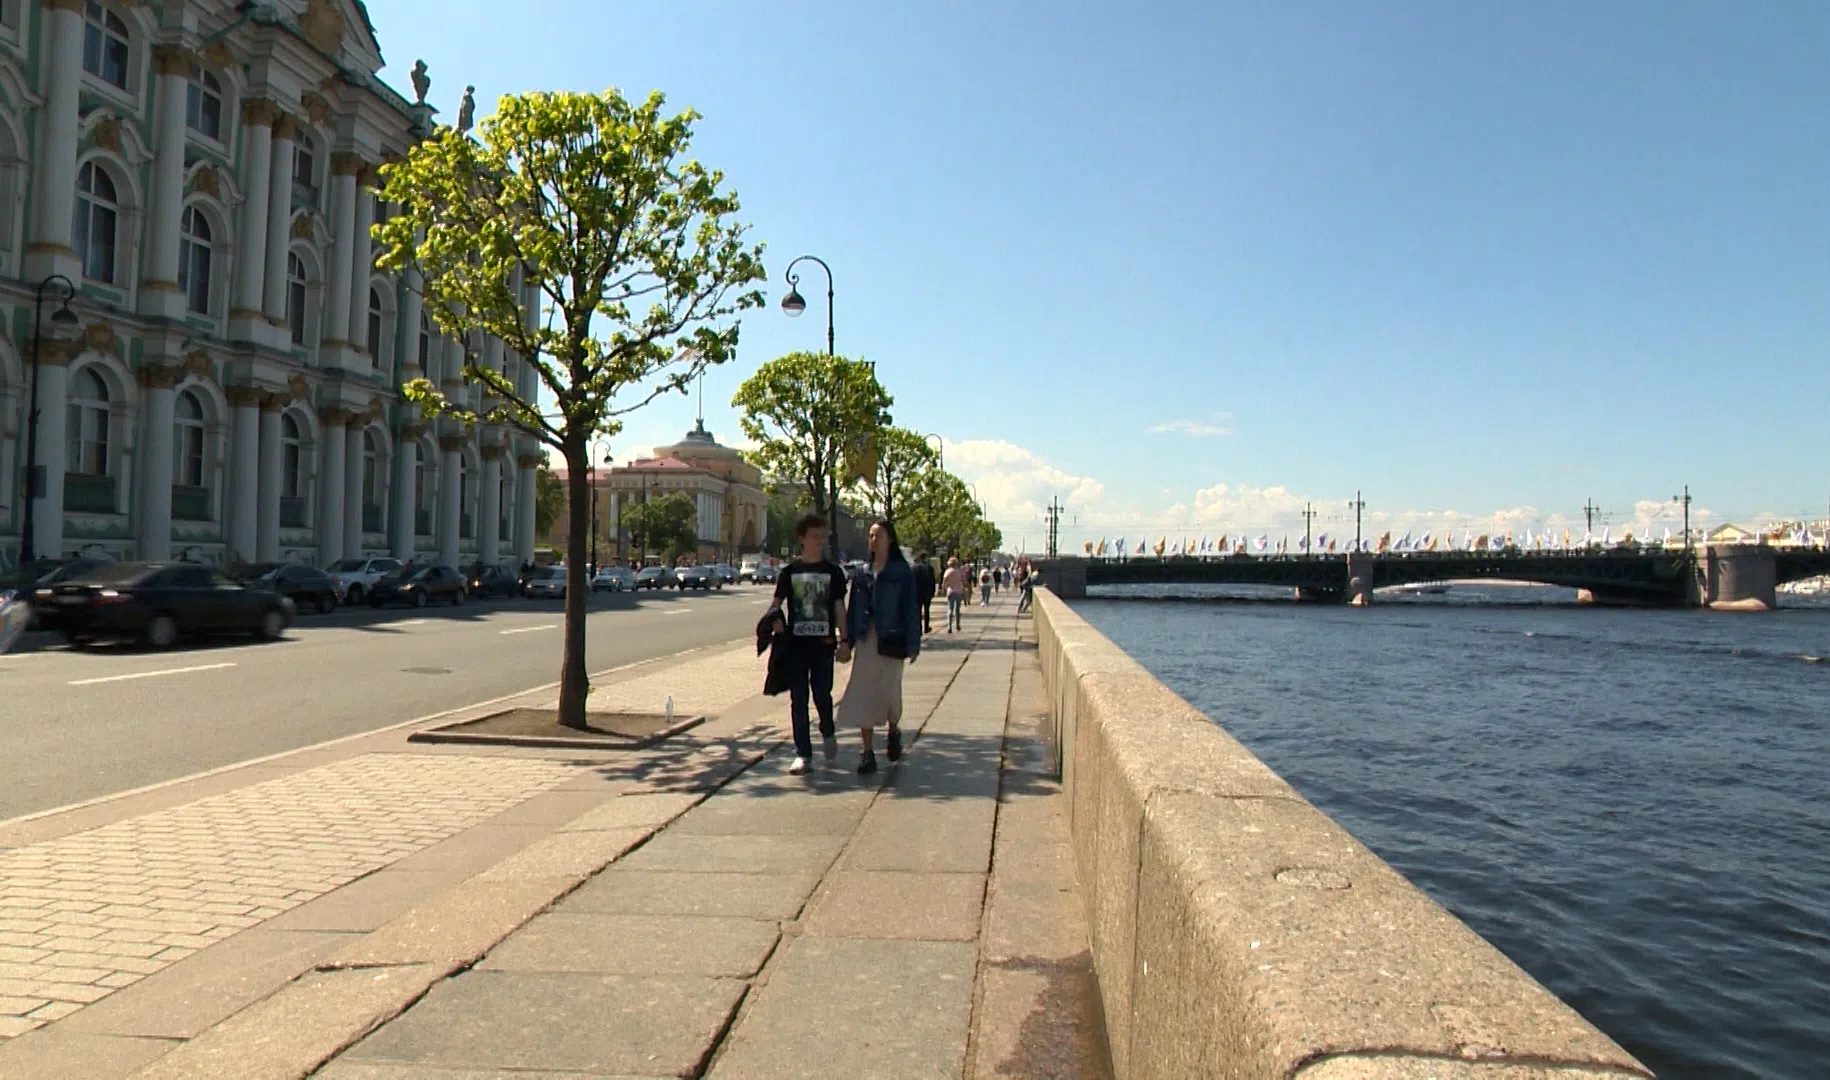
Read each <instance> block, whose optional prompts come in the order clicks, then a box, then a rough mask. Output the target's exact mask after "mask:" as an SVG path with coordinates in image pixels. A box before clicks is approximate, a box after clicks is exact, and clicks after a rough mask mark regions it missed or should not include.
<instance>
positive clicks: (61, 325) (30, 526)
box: [19, 274, 81, 566]
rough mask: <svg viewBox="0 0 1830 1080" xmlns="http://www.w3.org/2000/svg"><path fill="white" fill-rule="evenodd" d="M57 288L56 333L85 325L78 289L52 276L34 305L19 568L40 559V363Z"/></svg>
mask: <svg viewBox="0 0 1830 1080" xmlns="http://www.w3.org/2000/svg"><path fill="white" fill-rule="evenodd" d="M53 285H55V286H57V288H58V289H59V291H60V292H61V293H62V296H61V297H60V299H61V300H62V303H61V304H60V305H59V307H58V309H57V310H56V311H53V312H52V313H51V325H52V327H54V328H56V329H66V330H67V329H72V328H74V327H76V326H78V325H80V324H81V320H79V319H78V318H77V317H76V312H74V311H71V310H70V301H71V300H72V299H73V298H74V297H75V296H76V286H75V285H72V284H71V283H70V279H69V278H67V277H65V276H63V275H62V274H52V275H51V276H50V277H48V278H45V279H44V280H43V281H41V282H39V283H38V295H37V297H36V298H35V299H34V301H33V303H32V388H31V391H30V393H31V403H30V405H29V406H27V410H26V414H25V484H26V492H25V520H24V522H23V528H22V531H21V533H20V536H19V564H20V565H21V566H24V565H25V564H26V563H29V562H31V561H32V560H33V559H36V558H37V557H38V545H37V543H36V542H35V541H34V538H33V536H32V534H33V532H34V531H35V530H36V526H37V520H36V518H37V514H36V510H37V507H38V500H39V499H40V498H42V497H43V496H44V493H45V478H44V477H43V476H42V475H41V474H40V473H39V469H38V361H39V357H40V355H41V354H42V352H43V351H44V301H45V290H46V289H48V288H50V287H51V286H53Z"/></svg>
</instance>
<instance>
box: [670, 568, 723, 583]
mask: <svg viewBox="0 0 1830 1080" xmlns="http://www.w3.org/2000/svg"><path fill="white" fill-rule="evenodd" d="M674 576H675V578H676V580H678V581H679V584H680V588H682V589H722V588H724V578H722V577H719V576H718V571H717V570H716V569H715V568H713V567H710V566H682V567H681V568H680V569H679V571H678V572H677V573H676V574H675V575H674Z"/></svg>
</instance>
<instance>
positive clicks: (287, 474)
mask: <svg viewBox="0 0 1830 1080" xmlns="http://www.w3.org/2000/svg"><path fill="white" fill-rule="evenodd" d="M304 463H305V444H304V440H303V439H301V438H300V437H299V422H298V421H297V420H295V419H293V418H292V417H291V416H282V417H280V495H281V497H282V498H287V499H299V498H303V497H304V495H303V494H302V493H303V492H304V490H305V475H304V471H305V466H304Z"/></svg>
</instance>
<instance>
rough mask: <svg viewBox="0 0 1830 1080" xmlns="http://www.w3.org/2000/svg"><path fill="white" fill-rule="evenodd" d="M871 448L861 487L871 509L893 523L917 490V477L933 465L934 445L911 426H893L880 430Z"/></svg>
mask: <svg viewBox="0 0 1830 1080" xmlns="http://www.w3.org/2000/svg"><path fill="white" fill-rule="evenodd" d="M871 451H872V453H871V454H870V457H871V459H872V460H871V461H870V462H869V464H870V465H871V468H870V469H869V471H868V472H867V473H866V474H865V475H864V476H863V477H862V478H861V481H860V487H861V488H862V492H863V495H864V498H865V501H866V502H867V504H868V505H869V506H870V509H871V512H872V513H876V514H882V515H883V516H884V517H886V518H888V519H890V520H891V521H892V522H894V521H896V520H897V516H898V513H899V512H900V511H901V509H903V508H904V507H906V506H907V505H908V498H909V496H910V495H912V494H913V493H914V489H915V479H916V477H918V476H920V475H921V474H922V473H923V472H924V471H926V470H927V469H930V468H932V467H933V466H934V463H935V455H934V447H933V445H932V444H930V443H929V442H928V440H927V439H925V438H923V437H922V436H921V435H919V434H917V433H916V432H913V431H910V430H909V429H908V428H900V427H894V426H890V427H883V428H879V429H878V430H877V433H876V435H875V437H874V438H873V439H872V445H871Z"/></svg>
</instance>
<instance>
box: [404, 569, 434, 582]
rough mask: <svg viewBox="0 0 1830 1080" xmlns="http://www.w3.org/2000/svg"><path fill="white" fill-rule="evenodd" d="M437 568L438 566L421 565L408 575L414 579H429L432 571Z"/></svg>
mask: <svg viewBox="0 0 1830 1080" xmlns="http://www.w3.org/2000/svg"><path fill="white" fill-rule="evenodd" d="M437 569H438V567H436V566H423V567H421V568H419V569H418V570H415V571H413V573H412V574H410V575H409V577H410V578H411V579H412V580H414V581H425V580H427V579H429V578H430V577H431V576H432V573H433V571H435V570H437Z"/></svg>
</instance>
